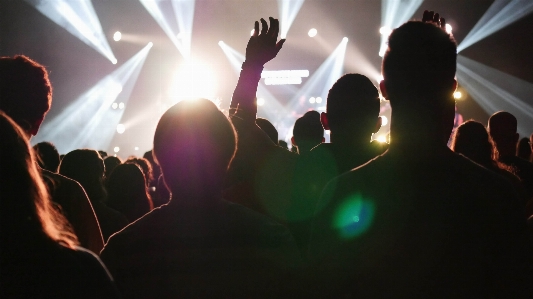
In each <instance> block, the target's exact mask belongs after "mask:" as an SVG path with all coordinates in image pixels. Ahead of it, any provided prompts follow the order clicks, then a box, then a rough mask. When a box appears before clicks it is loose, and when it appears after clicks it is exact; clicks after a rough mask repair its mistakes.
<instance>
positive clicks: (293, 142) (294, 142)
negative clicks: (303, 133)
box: [291, 136, 298, 146]
mask: <svg viewBox="0 0 533 299" xmlns="http://www.w3.org/2000/svg"><path fill="white" fill-rule="evenodd" d="M291 143H292V145H294V146H298V144H296V141H294V136H292V137H291Z"/></svg>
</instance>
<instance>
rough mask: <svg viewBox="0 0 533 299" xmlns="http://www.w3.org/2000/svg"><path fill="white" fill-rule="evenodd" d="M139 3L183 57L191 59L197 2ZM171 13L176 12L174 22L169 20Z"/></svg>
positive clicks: (174, 0) (186, 0)
mask: <svg viewBox="0 0 533 299" xmlns="http://www.w3.org/2000/svg"><path fill="white" fill-rule="evenodd" d="M139 1H140V2H141V3H142V5H143V6H144V8H146V10H147V11H148V12H149V13H150V15H151V16H152V17H153V18H154V19H155V20H156V22H157V23H158V24H159V26H160V27H161V29H163V31H164V32H165V33H166V34H167V36H168V37H169V38H170V40H171V41H172V43H173V44H174V45H175V46H176V48H177V49H178V51H179V52H180V53H181V55H182V56H183V57H184V58H186V59H187V58H189V56H190V54H191V34H192V25H193V18H194V6H195V0H171V1H170V2H169V1H154V0H139ZM170 6H172V7H170ZM169 12H174V18H173V19H172V20H169V19H168V18H167V17H169V16H170V15H171V13H169ZM170 18H171V17H170ZM176 23H177V24H178V27H177V30H176V31H175V30H174V29H173V26H174V24H176ZM178 36H179V37H178Z"/></svg>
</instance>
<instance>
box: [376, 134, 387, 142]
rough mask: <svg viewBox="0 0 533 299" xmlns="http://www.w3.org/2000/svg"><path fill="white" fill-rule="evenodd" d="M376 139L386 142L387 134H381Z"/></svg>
mask: <svg viewBox="0 0 533 299" xmlns="http://www.w3.org/2000/svg"><path fill="white" fill-rule="evenodd" d="M376 140H377V141H378V142H381V143H385V142H387V136H385V135H381V136H379V137H378V138H376Z"/></svg>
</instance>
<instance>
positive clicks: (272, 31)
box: [245, 17, 285, 66]
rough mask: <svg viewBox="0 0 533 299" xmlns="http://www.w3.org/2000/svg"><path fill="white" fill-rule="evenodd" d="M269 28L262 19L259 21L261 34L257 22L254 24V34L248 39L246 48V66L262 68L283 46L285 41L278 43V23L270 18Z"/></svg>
mask: <svg viewBox="0 0 533 299" xmlns="http://www.w3.org/2000/svg"><path fill="white" fill-rule="evenodd" d="M269 20H270V28H269V27H268V25H267V22H266V21H265V20H264V19H261V25H262V28H261V32H259V22H257V21H256V22H255V26H254V34H253V35H252V37H250V40H249V41H248V45H247V46H246V62H245V63H246V64H248V63H249V64H253V65H256V66H263V65H264V64H265V63H267V62H268V61H270V60H272V58H274V57H276V55H277V54H278V52H279V50H281V47H282V46H283V43H284V42H285V39H281V40H280V41H278V34H279V21H278V19H274V18H272V17H270V18H269Z"/></svg>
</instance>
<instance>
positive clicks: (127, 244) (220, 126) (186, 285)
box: [101, 99, 300, 298]
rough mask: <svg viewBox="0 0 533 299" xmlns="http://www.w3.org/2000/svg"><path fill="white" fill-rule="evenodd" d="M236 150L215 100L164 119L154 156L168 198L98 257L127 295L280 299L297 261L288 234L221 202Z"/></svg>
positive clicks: (182, 106)
mask: <svg viewBox="0 0 533 299" xmlns="http://www.w3.org/2000/svg"><path fill="white" fill-rule="evenodd" d="M235 150H236V137H235V131H234V127H233V125H232V124H231V122H230V121H229V120H228V119H227V117H226V116H225V115H224V114H223V113H222V112H221V111H220V110H219V109H218V108H217V107H216V105H215V104H213V103H212V102H211V101H209V100H206V99H196V100H186V101H181V102H179V103H177V104H175V105H174V106H172V107H171V108H170V109H169V110H167V111H166V112H165V113H164V114H163V116H162V117H161V119H160V120H159V123H158V125H157V128H156V132H155V136H154V148H153V153H154V156H155V158H156V160H157V162H158V164H159V165H160V166H161V170H162V173H163V178H164V181H165V184H166V186H167V187H168V189H169V190H170V192H171V194H172V195H171V200H170V201H169V203H168V204H166V205H162V206H161V207H159V208H155V209H154V210H152V211H151V212H150V213H148V214H146V215H144V216H143V217H142V218H140V219H139V220H137V221H135V222H134V223H132V224H130V225H129V226H128V227H126V228H125V229H123V230H122V231H120V232H118V233H116V234H115V235H113V236H112V237H111V238H110V239H109V241H108V243H107V244H106V246H105V248H104V249H103V251H102V253H101V257H102V260H103V261H104V262H105V263H106V265H107V266H108V267H109V269H110V271H111V273H112V274H113V276H114V277H115V280H116V282H117V285H118V287H119V289H120V290H121V291H122V292H123V293H124V295H125V296H126V297H130V296H131V297H139V298H148V297H157V298H176V297H180V298H184V297H185V298H204V297H208V298H214V297H215V298H219V297H222V298H243V297H245V298H249V297H250V296H252V297H256V296H261V297H269V296H275V295H276V292H277V291H278V289H279V286H280V285H281V283H282V281H280V279H282V277H284V276H283V275H284V274H283V273H285V269H286V268H291V265H293V266H297V263H298V261H299V259H300V255H299V252H298V250H297V247H296V245H295V243H294V239H293V238H292V235H291V234H290V232H289V231H288V229H287V228H285V227H284V226H282V225H280V224H278V223H276V222H274V221H272V220H271V219H269V218H267V217H266V216H264V215H261V214H259V213H257V212H254V211H252V210H250V209H248V208H245V207H243V206H241V205H238V204H235V203H231V202H228V201H226V200H224V199H222V193H223V188H224V181H225V177H226V172H227V170H228V167H229V165H230V163H231V161H232V159H233V157H234V155H235Z"/></svg>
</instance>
